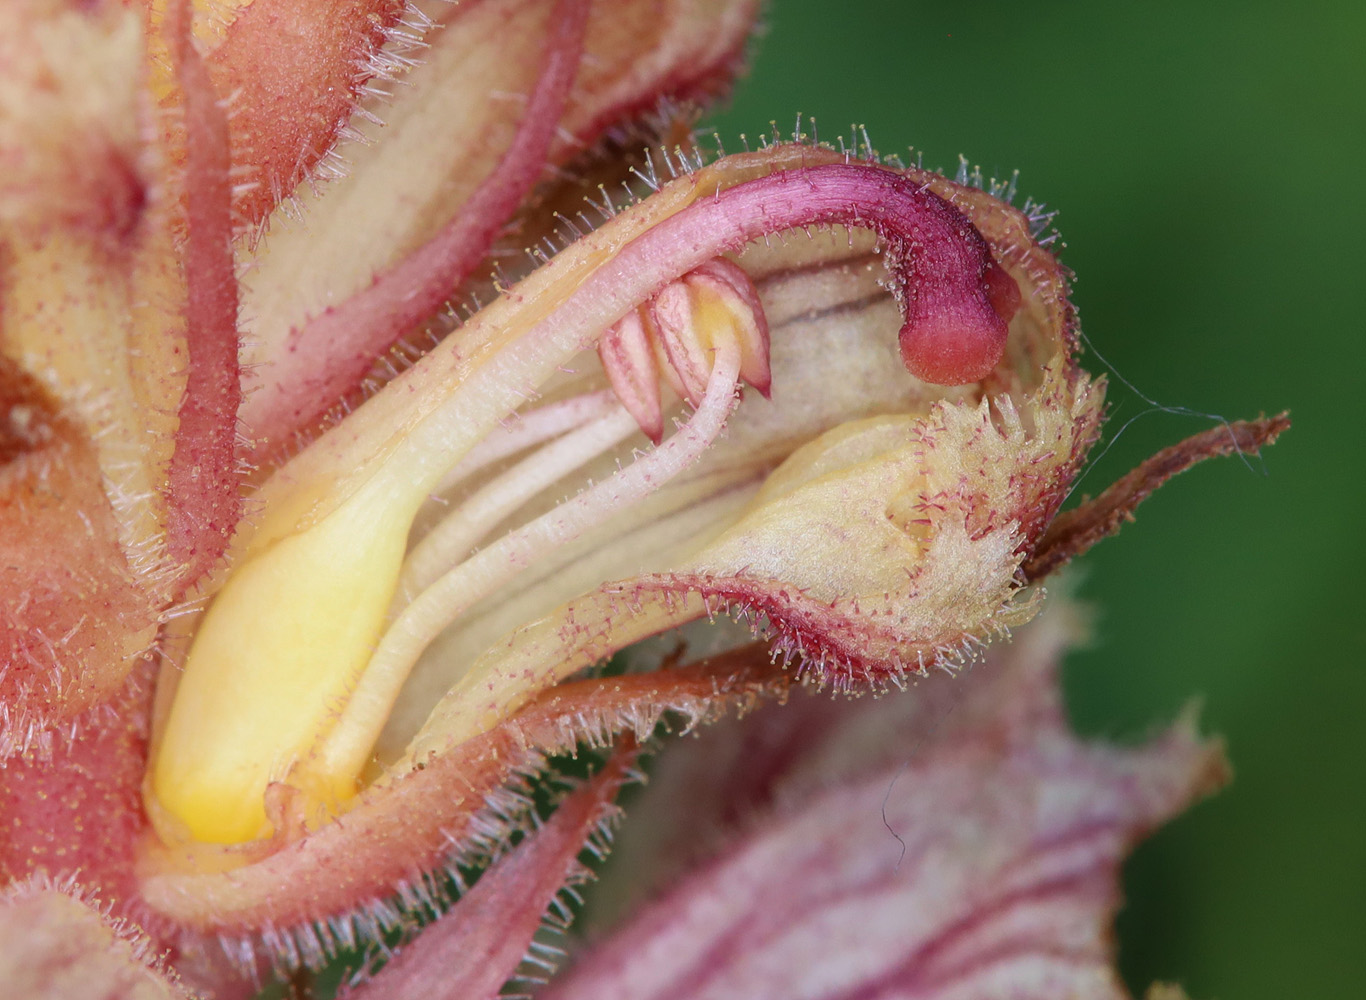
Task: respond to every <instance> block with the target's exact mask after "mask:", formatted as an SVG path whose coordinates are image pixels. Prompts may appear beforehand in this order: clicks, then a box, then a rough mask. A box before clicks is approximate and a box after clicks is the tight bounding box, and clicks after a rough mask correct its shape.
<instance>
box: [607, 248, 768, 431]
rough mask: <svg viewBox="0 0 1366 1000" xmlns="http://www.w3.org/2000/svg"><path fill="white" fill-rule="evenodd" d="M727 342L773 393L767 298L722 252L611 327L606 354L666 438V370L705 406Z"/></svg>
mask: <svg viewBox="0 0 1366 1000" xmlns="http://www.w3.org/2000/svg"><path fill="white" fill-rule="evenodd" d="M723 342H724V343H733V344H735V345H736V347H737V348H738V349H739V353H740V377H741V378H742V379H744V380H745V381H746V382H748V383H749V384H750V385H752V386H754V388H756V389H758V390H759V392H760V393H762V394H763V395H764V396H768V394H769V388H770V384H771V382H772V372H771V370H770V367H769V338H768V321H767V319H766V318H765V316H764V309H763V304H762V303H761V302H760V301H759V293H758V291H757V290H756V289H755V287H754V283H753V282H752V281H750V278H749V275H748V274H746V273H745V271H744V269H743V268H741V267H739V266H738V265H736V264H733V263H731V262H730V261H728V260H726V259H725V258H719V257H718V258H717V259H715V260H711V261H708V262H707V263H705V264H702V265H701V266H700V267H697V268H694V269H693V270H691V271H689V272H688V273H687V274H685V275H683V276H682V277H681V278H679V279H678V280H676V281H673V282H670V283H669V284H668V285H666V286H664V288H662V289H661V290H660V291H659V292H658V293H657V294H656V295H655V296H654V298H652V299H651V300H649V301H648V302H646V303H643V304H642V305H640V306H638V307H637V308H636V309H634V310H632V311H631V312H629V313H627V314H626V315H625V316H624V317H622V318H621V319H620V320H619V321H618V322H617V323H616V324H615V325H614V326H612V327H611V329H609V330H608V331H607V332H606V333H605V334H603V337H602V340H601V341H600V343H599V345H598V356H599V357H600V358H601V359H602V366H603V369H604V370H605V371H606V373H607V378H608V380H609V381H610V382H611V384H612V389H613V391H614V392H616V394H617V397H618V398H619V399H620V400H621V403H622V405H623V406H624V407H625V408H626V409H627V411H628V412H629V413H630V414H631V416H633V417H635V419H636V422H637V423H638V424H639V425H640V429H641V430H642V431H644V433H645V434H646V435H647V436H648V437H649V438H650V439H651V440H652V441H654V442H655V443H656V444H658V443H659V441H660V439H661V437H662V436H663V428H664V417H663V409H662V400H661V395H660V389H659V378H660V375H661V374H662V375H663V377H664V378H665V379H666V380H667V381H668V382H669V384H670V386H672V388H673V389H674V391H675V392H676V393H677V394H678V395H679V396H680V397H682V398H683V399H686V400H687V401H688V402H689V403H691V404H692V405H693V406H697V405H698V404H699V403H700V402H701V400H702V397H703V396H704V395H705V393H706V390H707V382H708V379H709V378H710V376H711V370H712V367H713V365H714V360H715V355H716V351H717V349H718V348H719V347H720V346H721V344H722V343H723Z"/></svg>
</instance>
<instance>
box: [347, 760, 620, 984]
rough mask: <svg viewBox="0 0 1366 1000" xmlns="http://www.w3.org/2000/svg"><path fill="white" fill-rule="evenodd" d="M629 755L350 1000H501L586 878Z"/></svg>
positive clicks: (562, 807)
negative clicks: (567, 890) (576, 883)
mask: <svg viewBox="0 0 1366 1000" xmlns="http://www.w3.org/2000/svg"><path fill="white" fill-rule="evenodd" d="M632 758H633V755H632V754H629V753H624V754H620V755H618V757H617V758H616V759H615V760H614V761H613V762H612V764H611V765H609V766H608V767H607V768H605V769H604V770H603V771H602V772H601V773H599V774H598V775H597V776H596V777H595V778H593V780H592V781H591V782H589V783H588V784H587V785H586V786H584V787H583V788H581V789H579V790H578V791H577V792H575V793H574V794H573V795H571V796H570V797H569V798H568V799H566V800H565V801H564V802H563V803H561V804H560V806H559V807H558V808H557V809H556V811H555V815H554V816H553V817H552V818H551V819H550V821H549V822H547V823H546V825H545V826H544V827H542V828H541V829H540V830H539V831H538V832H537V833H536V834H535V835H534V836H533V837H532V838H531V839H529V840H528V841H525V842H524V843H523V844H522V845H521V846H519V847H518V848H517V849H516V850H515V851H513V853H512V854H511V855H509V856H508V857H506V858H504V859H503V860H501V861H499V862H498V863H496V864H495V865H494V866H493V867H492V868H490V869H489V870H488V871H487V872H486V873H485V874H484V875H483V877H481V878H480V879H479V881H478V882H477V883H475V885H474V888H472V889H471V890H470V891H469V892H468V893H466V894H465V895H464V896H463V897H461V899H460V902H459V903H457V904H456V905H455V906H454V907H453V908H452V909H451V910H449V911H448V912H447V913H446V914H445V915H444V916H443V917H441V919H440V920H438V921H437V922H436V923H435V924H434V925H433V926H431V927H428V928H426V929H425V930H424V931H423V932H422V934H421V935H419V936H418V938H417V939H416V940H415V941H413V943H412V944H410V945H408V946H407V947H405V948H404V949H403V950H402V951H401V952H400V953H399V955H398V957H397V958H395V959H394V960H393V961H391V962H390V963H389V964H388V965H386V966H385V967H384V968H383V969H381V970H380V972H379V973H378V974H377V975H375V977H374V978H373V979H371V980H370V981H369V982H367V983H365V984H364V985H363V986H361V987H360V988H358V989H357V990H356V991H355V992H354V993H352V994H351V996H352V997H354V998H355V1000H418V998H423V1000H478V998H481V997H490V998H492V997H496V996H497V995H498V993H499V990H500V989H501V988H502V986H503V984H504V983H505V982H506V981H507V980H508V979H509V978H511V976H512V974H513V973H514V972H515V971H516V969H517V966H518V965H519V964H520V963H521V961H522V958H523V956H524V955H525V954H526V951H527V946H528V945H529V944H530V943H531V939H532V936H533V935H534V934H535V933H536V931H537V929H538V928H539V927H540V926H541V922H542V919H543V917H544V915H545V911H546V908H547V907H548V906H549V905H550V903H551V901H552V900H553V898H554V897H555V894H556V893H557V892H559V890H560V889H561V888H562V887H563V886H564V885H565V884H566V883H567V882H568V881H570V880H571V879H574V878H575V877H576V876H578V875H579V874H581V870H580V867H579V863H578V860H577V858H578V854H579V851H580V850H582V849H583V845H584V843H585V842H586V841H587V840H588V839H589V837H591V836H592V835H593V833H594V832H595V831H596V830H598V829H599V828H600V827H601V825H602V824H603V823H604V822H605V821H606V820H607V819H608V818H610V816H611V814H612V806H611V800H612V797H613V795H614V794H615V792H616V790H617V788H618V787H620V784H621V781H622V776H623V772H624V771H625V769H626V767H627V766H628V765H629V763H630V761H631V759H632Z"/></svg>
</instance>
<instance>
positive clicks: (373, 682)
mask: <svg viewBox="0 0 1366 1000" xmlns="http://www.w3.org/2000/svg"><path fill="white" fill-rule="evenodd" d="M739 377H740V349H739V345H738V344H737V343H736V342H734V341H732V340H726V341H723V342H722V343H720V344H719V345H717V347H716V349H715V355H714V364H713V368H712V371H711V374H710V377H709V379H708V382H707V390H706V394H705V395H704V396H703V398H702V400H701V402H700V403H699V405H698V407H697V409H696V410H695V411H694V412H693V414H692V416H691V417H690V418H689V419H688V420H687V421H686V422H685V423H684V424H683V425H682V426H681V427H680V428H679V430H678V432H677V433H676V434H674V435H673V436H671V437H670V438H668V439H667V440H666V441H665V442H664V443H663V444H661V445H660V446H658V447H657V448H654V449H652V450H651V451H649V452H647V453H645V454H644V455H642V456H640V457H639V458H637V459H636V461H634V462H633V463H632V464H631V465H629V466H627V467H626V468H624V469H621V470H619V471H618V472H617V473H615V474H614V475H613V476H611V477H610V478H608V479H606V480H604V481H602V482H600V483H598V484H596V485H594V486H591V487H589V488H588V489H585V490H584V491H583V492H581V493H579V494H578V495H577V496H575V497H573V498H572V499H570V500H567V501H565V502H564V503H562V504H560V505H559V506H558V507H556V508H554V509H553V510H551V511H548V512H547V513H545V514H543V515H541V516H540V517H538V518H536V519H535V520H533V521H531V522H529V523H528V524H526V525H524V526H522V527H521V528H518V529H516V530H515V531H512V532H509V533H508V534H506V535H504V536H503V537H502V538H500V539H499V540H498V541H497V542H495V543H494V544H492V545H490V546H488V547H487V548H485V549H482V550H481V551H479V552H478V553H477V554H475V555H472V556H470V557H469V558H467V559H465V560H464V561H463V562H461V563H460V564H459V565H457V566H455V567H454V568H452V569H450V570H449V571H448V572H446V573H445V574H444V575H443V576H441V577H440V578H439V579H437V580H436V581H435V582H433V583H432V584H431V585H430V586H428V587H427V588H426V589H425V590H423V591H422V593H421V594H419V595H418V596H417V597H416V598H415V599H414V600H413V601H411V602H410V603H409V604H408V605H407V607H405V608H404V609H403V611H402V612H401V613H400V614H399V616H398V618H397V619H396V620H395V621H394V622H393V624H392V625H391V626H390V627H389V629H388V631H386V632H385V634H384V636H383V638H382V639H381V640H380V642H379V645H378V647H377V648H376V650H375V653H374V655H373V656H372V657H371V659H370V662H369V664H368V666H367V667H366V669H365V672H364V673H363V674H362V675H361V677H360V678H359V680H358V681H357V684H356V687H355V689H354V690H353V691H352V692H351V694H350V696H349V698H348V699H347V703H346V707H345V709H343V711H342V713H341V718H340V719H339V720H338V722H337V724H336V726H335V727H334V728H333V729H332V731H331V732H330V733H329V735H328V736H327V737H326V739H325V740H324V742H323V743H322V745H321V746H320V747H319V748H318V752H317V756H316V757H315V758H314V759H313V760H312V761H309V762H308V763H307V764H305V765H304V766H305V767H306V768H308V769H313V768H318V769H319V771H320V773H323V774H359V773H360V772H361V770H362V769H363V768H364V766H365V764H366V762H367V760H368V759H369V756H370V753H371V750H372V748H373V746H374V743H375V740H376V739H377V738H378V736H379V733H380V731H381V730H382V729H383V728H384V724H385V722H386V721H387V719H388V717H389V713H390V712H391V711H392V708H393V705H394V702H395V700H396V699H397V698H398V694H399V691H400V689H401V688H402V687H403V684H404V682H405V681H406V680H407V678H408V675H409V673H410V672H411V670H412V668H413V666H414V665H415V664H416V663H417V660H418V658H419V657H420V656H421V655H422V652H423V650H425V649H426V648H427V646H428V645H429V644H430V643H431V642H432V641H433V640H434V639H435V638H436V637H437V636H438V635H439V634H440V633H441V632H442V631H443V630H444V629H445V628H446V627H447V626H449V625H450V624H452V623H453V622H454V621H455V620H456V619H457V618H458V617H459V616H460V615H461V614H462V613H463V612H464V611H466V610H467V609H468V608H469V607H471V606H472V605H473V604H475V603H476V602H477V601H479V600H481V599H482V598H484V597H486V596H488V595H489V594H490V593H492V592H493V591H495V590H496V589H498V588H499V587H502V586H504V585H505V584H507V583H508V582H510V581H511V580H513V579H514V578H515V577H517V576H518V574H520V573H521V572H522V571H523V570H524V569H526V568H527V567H529V566H531V565H532V564H533V563H534V561H535V560H536V559H537V558H538V557H542V556H544V555H546V554H547V553H549V552H552V551H554V550H555V549H557V548H559V547H561V546H563V545H565V544H567V543H569V542H571V541H573V540H574V539H576V538H578V537H579V536H580V535H582V534H583V533H584V532H585V531H588V530H589V529H591V528H593V527H596V526H597V525H600V524H602V523H603V522H605V521H606V520H607V519H608V518H610V517H613V516H614V515H616V514H618V513H619V512H621V511H622V510H625V509H626V508H628V507H630V506H632V505H633V504H636V503H638V502H640V501H641V500H642V499H644V498H645V497H647V496H649V495H650V494H652V493H654V492H655V491H656V490H658V489H660V488H661V487H662V486H664V485H665V484H666V483H668V482H669V481H670V480H671V479H673V478H674V477H676V476H677V475H678V474H680V473H681V472H683V471H684V470H686V469H687V468H688V467H689V466H691V465H693V464H694V463H695V462H696V461H697V460H698V459H700V458H701V457H702V456H703V455H704V454H705V453H706V452H707V450H708V449H709V448H710V447H711V445H712V444H713V443H714V442H715V441H716V440H717V438H718V437H719V436H720V434H721V432H722V430H723V429H724V427H725V423H726V420H727V418H728V417H729V416H730V413H731V411H732V410H733V409H734V407H735V405H736V401H737V398H738V390H739V383H738V380H739ZM626 419H628V420H630V419H631V418H629V417H627V418H626ZM632 429H634V421H633V420H632Z"/></svg>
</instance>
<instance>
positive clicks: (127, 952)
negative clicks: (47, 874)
mask: <svg viewBox="0 0 1366 1000" xmlns="http://www.w3.org/2000/svg"><path fill="white" fill-rule="evenodd" d="M0 983H4V984H5V987H4V988H5V991H6V993H5V995H6V996H13V997H24V998H26V1000H122V998H128V1000H158V998H167V1000H169V998H188V997H190V996H192V994H191V993H190V992H189V991H188V990H186V989H185V988H184V987H182V986H181V985H180V983H179V982H177V981H176V980H175V978H174V977H173V976H172V975H170V974H169V973H167V972H166V970H165V969H163V968H162V967H161V966H160V963H159V961H158V958H157V954H156V951H155V949H154V947H153V945H152V944H151V942H149V941H148V940H147V939H146V938H144V937H142V936H141V935H140V934H138V933H136V932H135V931H133V930H132V929H131V928H130V927H128V926H127V925H126V924H124V923H123V922H122V921H120V920H117V919H112V918H110V917H109V916H108V915H107V914H106V913H104V912H102V911H101V909H100V908H99V906H98V901H97V900H92V901H91V902H89V903H87V902H86V901H84V900H82V899H81V898H80V897H79V896H78V895H77V894H75V893H73V892H72V891H70V890H69V889H67V888H65V887H60V886H58V887H53V886H51V885H50V884H48V883H45V882H43V881H42V880H38V881H35V882H28V883H24V884H19V885H16V886H11V887H10V888H9V889H7V890H6V891H5V892H4V894H3V895H0Z"/></svg>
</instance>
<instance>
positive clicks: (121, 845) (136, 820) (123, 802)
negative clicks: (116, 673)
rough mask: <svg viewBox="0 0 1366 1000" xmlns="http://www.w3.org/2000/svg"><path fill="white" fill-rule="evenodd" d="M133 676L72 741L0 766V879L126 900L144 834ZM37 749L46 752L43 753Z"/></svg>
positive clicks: (137, 684) (145, 692) (140, 706)
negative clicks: (84, 888) (74, 879)
mask: <svg viewBox="0 0 1366 1000" xmlns="http://www.w3.org/2000/svg"><path fill="white" fill-rule="evenodd" d="M147 673H148V671H147V670H146V669H140V670H135V671H134V672H133V674H132V676H131V677H130V678H129V679H128V681H127V682H126V683H125V684H124V686H123V688H122V690H121V691H119V692H118V693H116V694H115V695H114V696H113V697H112V698H110V700H109V701H108V703H106V704H105V705H101V706H99V707H98V708H97V709H94V710H93V711H92V712H91V713H90V715H89V717H88V718H85V719H82V720H81V723H82V724H81V725H80V726H79V729H80V732H79V735H77V736H75V737H74V738H71V739H70V740H69V742H68V741H67V739H66V737H64V736H56V737H54V738H53V739H54V742H58V743H60V744H61V745H58V746H56V747H51V748H31V749H30V750H29V751H28V752H26V753H23V754H19V755H16V756H14V757H11V758H9V759H8V760H6V761H4V763H3V765H0V817H4V827H3V830H0V876H3V877H4V878H5V879H22V878H25V877H27V876H29V875H45V876H47V877H50V878H54V879H56V878H62V877H65V876H68V875H71V874H72V873H76V872H79V873H80V878H81V882H82V884H84V885H89V886H95V887H98V888H99V890H100V891H101V893H102V894H104V895H106V896H108V897H109V898H111V899H118V900H127V899H130V898H131V897H132V896H133V895H135V888H136V883H135V877H134V873H133V858H134V855H135V851H136V844H137V841H138V839H139V838H140V837H141V835H142V834H143V832H144V830H145V829H146V825H147V823H146V818H145V816H144V814H143V811H142V774H143V767H144V765H145V762H146V754H147V713H148V711H149V703H150V700H151V683H150V678H149V677H148V676H147ZM44 750H46V752H44Z"/></svg>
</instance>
